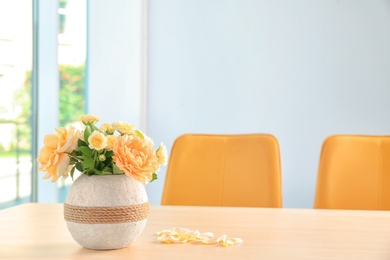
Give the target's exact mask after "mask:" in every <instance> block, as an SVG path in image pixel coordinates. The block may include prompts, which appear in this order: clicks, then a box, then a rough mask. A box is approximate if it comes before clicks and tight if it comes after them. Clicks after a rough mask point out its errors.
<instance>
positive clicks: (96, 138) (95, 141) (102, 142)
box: [88, 131, 107, 151]
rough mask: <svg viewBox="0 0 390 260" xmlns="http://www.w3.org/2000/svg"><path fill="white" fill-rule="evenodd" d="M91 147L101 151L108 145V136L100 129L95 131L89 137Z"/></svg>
mask: <svg viewBox="0 0 390 260" xmlns="http://www.w3.org/2000/svg"><path fill="white" fill-rule="evenodd" d="M88 142H89V148H91V149H95V150H97V151H100V150H102V149H104V148H106V146H107V138H106V136H105V135H104V134H103V133H100V132H99V131H93V132H92V134H91V135H90V136H89V138H88Z"/></svg>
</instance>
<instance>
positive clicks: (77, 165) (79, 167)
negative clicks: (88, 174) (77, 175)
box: [76, 162, 84, 172]
mask: <svg viewBox="0 0 390 260" xmlns="http://www.w3.org/2000/svg"><path fill="white" fill-rule="evenodd" d="M76 169H77V170H78V171H79V172H83V171H84V166H83V164H82V163H81V162H78V163H76Z"/></svg>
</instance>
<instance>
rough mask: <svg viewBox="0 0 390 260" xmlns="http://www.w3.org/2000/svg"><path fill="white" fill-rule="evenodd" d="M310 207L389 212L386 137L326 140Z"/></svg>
mask: <svg viewBox="0 0 390 260" xmlns="http://www.w3.org/2000/svg"><path fill="white" fill-rule="evenodd" d="M314 208H317V209H361V210H366V209H368V210H390V136H360V135H333V136H330V137H328V138H327V139H326V140H325V141H324V143H323V145H322V151H321V156H320V162H319V168H318V177H317V187H316V195H315V201H314Z"/></svg>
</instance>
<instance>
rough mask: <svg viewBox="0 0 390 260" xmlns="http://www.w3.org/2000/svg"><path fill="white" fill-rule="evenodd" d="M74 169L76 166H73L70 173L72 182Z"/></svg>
mask: <svg viewBox="0 0 390 260" xmlns="http://www.w3.org/2000/svg"><path fill="white" fill-rule="evenodd" d="M75 169H76V166H73V167H72V170H71V171H70V177H71V178H72V181H74V179H73V175H74V170H75Z"/></svg>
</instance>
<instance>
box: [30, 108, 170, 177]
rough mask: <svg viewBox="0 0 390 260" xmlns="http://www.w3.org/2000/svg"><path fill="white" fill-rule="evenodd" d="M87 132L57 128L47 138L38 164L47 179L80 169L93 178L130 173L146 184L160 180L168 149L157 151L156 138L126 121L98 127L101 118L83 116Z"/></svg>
mask: <svg viewBox="0 0 390 260" xmlns="http://www.w3.org/2000/svg"><path fill="white" fill-rule="evenodd" d="M80 121H81V122H82V123H83V125H84V126H85V129H84V130H83V131H80V130H78V129H76V128H75V127H73V126H69V127H67V128H65V127H62V128H59V129H56V132H57V133H56V134H48V135H46V136H45V138H44V146H43V147H42V149H41V150H40V154H39V157H38V159H37V161H38V162H39V163H40V167H39V170H40V171H42V172H46V174H45V175H44V176H43V178H45V179H47V178H51V180H52V182H55V181H57V179H58V178H59V177H61V176H62V177H63V178H66V177H68V176H69V174H70V176H71V177H72V178H73V174H74V172H75V170H76V169H77V170H78V171H79V172H80V173H82V174H85V175H88V176H91V175H107V174H126V175H127V176H130V177H133V178H134V179H136V180H138V181H140V182H141V183H143V184H146V183H149V182H152V181H154V180H156V179H157V172H158V171H159V169H160V165H165V164H166V162H167V150H166V147H165V146H164V145H163V144H161V145H160V146H159V147H158V149H157V150H154V144H153V141H152V139H150V138H149V137H147V136H146V135H145V134H144V133H142V132H141V131H140V130H137V129H136V128H135V127H134V126H133V125H130V124H128V123H125V122H116V123H112V124H109V123H103V124H102V125H101V126H100V128H98V127H97V126H96V125H95V124H96V123H97V122H98V121H99V117H97V116H94V115H83V116H81V117H80Z"/></svg>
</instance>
